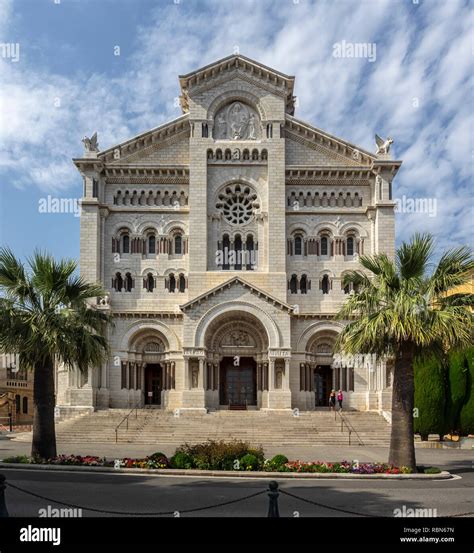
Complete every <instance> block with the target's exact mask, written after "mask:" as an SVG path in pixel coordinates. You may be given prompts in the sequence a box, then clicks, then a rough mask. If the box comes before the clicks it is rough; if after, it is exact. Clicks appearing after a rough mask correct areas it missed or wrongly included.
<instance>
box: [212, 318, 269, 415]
mask: <svg viewBox="0 0 474 553" xmlns="http://www.w3.org/2000/svg"><path fill="white" fill-rule="evenodd" d="M205 346H206V350H207V361H208V362H209V361H211V362H212V364H213V365H214V367H215V368H216V369H217V370H216V373H217V374H218V381H217V382H215V383H214V385H215V389H216V392H217V394H216V398H215V401H216V403H217V404H216V405H215V407H220V408H221V409H226V408H227V409H251V408H254V409H255V408H258V407H260V406H261V398H262V394H263V393H264V392H265V391H266V390H268V336H267V332H266V330H265V327H264V326H263V324H262V323H261V322H260V321H259V320H258V319H257V318H256V317H255V316H254V315H252V314H250V313H247V312H244V311H236V310H233V311H229V312H225V313H222V314H221V315H219V316H218V317H216V319H215V320H213V321H212V323H211V324H210V325H209V327H208V328H207V329H206V335H205Z"/></svg>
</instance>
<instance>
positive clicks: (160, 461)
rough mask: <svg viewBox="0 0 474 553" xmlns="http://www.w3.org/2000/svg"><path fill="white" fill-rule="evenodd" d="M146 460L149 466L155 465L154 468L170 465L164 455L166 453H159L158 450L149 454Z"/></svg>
mask: <svg viewBox="0 0 474 553" xmlns="http://www.w3.org/2000/svg"><path fill="white" fill-rule="evenodd" d="M147 460H148V464H149V465H150V468H155V465H156V468H168V467H169V465H170V462H169V460H168V457H166V455H165V454H164V453H161V452H160V451H157V452H156V453H152V454H151V455H149V456H148V459H147Z"/></svg>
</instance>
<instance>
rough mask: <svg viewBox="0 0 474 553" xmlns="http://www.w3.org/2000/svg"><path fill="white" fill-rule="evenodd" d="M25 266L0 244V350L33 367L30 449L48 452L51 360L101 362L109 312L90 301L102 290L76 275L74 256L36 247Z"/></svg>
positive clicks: (83, 364)
mask: <svg viewBox="0 0 474 553" xmlns="http://www.w3.org/2000/svg"><path fill="white" fill-rule="evenodd" d="M27 269H28V270H27ZM27 269H25V266H24V265H23V264H22V263H21V262H20V261H19V260H18V259H16V258H15V256H14V255H13V253H12V252H11V250H10V249H8V248H0V351H2V352H18V353H19V356H20V359H19V361H20V366H22V367H25V368H27V369H28V370H33V371H34V391H33V403H34V421H33V441H32V448H31V454H32V455H33V456H39V457H42V458H50V457H54V456H56V434H55V427H54V404H55V389H54V367H55V364H56V363H63V364H64V366H65V367H67V368H69V369H72V368H73V367H77V368H78V369H79V370H80V371H86V370H87V369H88V368H89V367H90V366H98V365H99V364H101V363H102V362H103V361H104V360H105V358H106V355H107V340H106V338H105V331H106V325H107V322H108V321H109V316H108V315H107V314H105V313H104V312H103V311H100V310H98V309H95V308H93V307H92V305H91V300H92V299H93V298H95V297H97V296H100V295H103V294H104V292H103V290H102V289H101V287H100V286H99V285H96V284H88V283H86V282H85V281H84V280H83V279H82V278H81V277H79V276H77V275H76V269H77V265H76V263H75V262H74V261H71V260H62V261H55V260H54V259H53V258H52V257H51V256H50V255H47V254H43V253H40V252H35V253H34V254H33V256H32V258H31V259H28V262H27Z"/></svg>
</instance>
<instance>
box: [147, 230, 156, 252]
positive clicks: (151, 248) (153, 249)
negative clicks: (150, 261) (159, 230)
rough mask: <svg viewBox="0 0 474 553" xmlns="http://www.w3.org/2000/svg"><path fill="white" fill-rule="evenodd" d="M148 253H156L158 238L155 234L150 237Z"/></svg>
mask: <svg viewBox="0 0 474 553" xmlns="http://www.w3.org/2000/svg"><path fill="white" fill-rule="evenodd" d="M148 253H156V238H155V235H154V234H150V236H149V237H148Z"/></svg>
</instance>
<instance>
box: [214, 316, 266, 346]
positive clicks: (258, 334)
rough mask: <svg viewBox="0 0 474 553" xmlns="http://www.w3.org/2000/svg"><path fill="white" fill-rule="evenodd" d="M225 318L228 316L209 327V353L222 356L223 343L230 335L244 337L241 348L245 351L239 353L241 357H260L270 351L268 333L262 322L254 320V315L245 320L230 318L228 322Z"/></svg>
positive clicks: (217, 318) (219, 318) (219, 317)
mask: <svg viewBox="0 0 474 553" xmlns="http://www.w3.org/2000/svg"><path fill="white" fill-rule="evenodd" d="M225 318H226V314H225V313H223V314H221V315H220V316H218V317H216V318H215V319H214V320H213V322H212V323H211V324H210V325H209V327H208V330H207V332H206V336H205V346H206V348H207V350H208V351H212V352H215V353H221V354H222V353H223V349H222V343H223V341H224V340H225V339H226V338H228V337H229V335H230V336H232V334H243V335H244V340H242V344H240V347H241V348H244V351H242V349H240V350H239V351H238V354H239V355H252V354H254V355H255V354H257V355H258V354H261V353H266V352H267V351H268V335H267V332H266V330H265V328H264V326H263V325H262V324H261V323H260V321H257V320H255V319H254V317H253V315H251V316H250V317H249V318H244V317H243V316H242V315H240V316H239V318H238V319H237V320H236V319H235V318H234V317H229V319H227V320H225ZM222 319H223V320H222ZM234 345H235V344H234ZM227 347H230V346H227ZM245 348H246V349H245ZM246 350H248V351H246ZM232 353H234V352H232Z"/></svg>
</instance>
